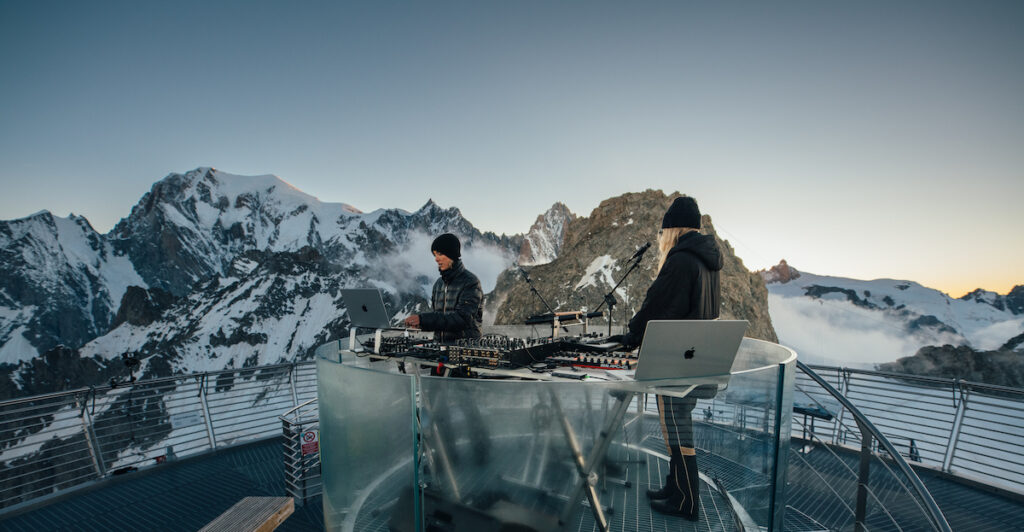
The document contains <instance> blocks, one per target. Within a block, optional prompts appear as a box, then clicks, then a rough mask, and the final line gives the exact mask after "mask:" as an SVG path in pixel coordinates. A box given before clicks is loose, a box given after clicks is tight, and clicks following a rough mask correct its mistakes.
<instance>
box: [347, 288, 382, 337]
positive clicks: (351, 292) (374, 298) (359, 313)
mask: <svg viewBox="0 0 1024 532" xmlns="http://www.w3.org/2000/svg"><path fill="white" fill-rule="evenodd" d="M341 297H342V299H343V300H344V301H345V307H346V308H348V319H349V321H350V322H351V323H352V327H364V328H367V329H389V328H391V320H390V319H389V318H388V311H387V310H386V309H385V308H384V297H383V296H381V293H380V289H378V288H342V289H341Z"/></svg>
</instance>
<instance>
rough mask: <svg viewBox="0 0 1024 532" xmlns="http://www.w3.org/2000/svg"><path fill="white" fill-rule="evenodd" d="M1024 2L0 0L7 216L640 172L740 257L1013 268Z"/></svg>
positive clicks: (447, 194)
mask: <svg viewBox="0 0 1024 532" xmlns="http://www.w3.org/2000/svg"><path fill="white" fill-rule="evenodd" d="M1022 27H1024V2H1020V1H1012V2H987V1H985V2H962V1H957V2H941V1H930V0H929V1H921V2H906V1H868V2H822V1H807V2H710V1H709V2H684V1H678V2H675V1H674V2H568V1H565V2H529V1H523V2H520V1H516V2H475V1H466V2H445V1H442V2H417V3H404V2H402V3H399V2H384V1H381V2H377V1H373V2H364V1H360V2H344V3H342V2H308V1H299V2H284V1H272V2H260V1H244V2H227V1H217V2H206V1H204V2H183V1H177V0H176V1H173V2H156V1H148V0H147V1H138V0H133V1H127V2H109V1H96V2H73V1H67V2H47V1H12V0H0V219H12V218H19V217H22V216H26V215H29V214H31V213H34V212H36V211H39V210H42V209H47V210H50V211H51V212H53V213H54V214H57V215H61V216H66V215H67V214H68V213H69V212H74V213H76V214H80V215H84V216H86V217H87V218H88V219H89V220H90V221H91V222H92V224H93V226H94V227H95V228H96V229H97V230H99V231H101V232H106V231H108V230H109V229H110V228H111V227H112V226H113V225H114V224H115V223H116V222H117V220H119V219H120V218H121V217H124V216H127V215H128V213H129V211H130V209H131V207H132V205H134V204H135V203H136V202H137V201H138V200H139V199H140V198H141V196H142V195H143V194H144V193H145V192H146V191H147V190H148V189H149V188H150V186H151V185H152V183H153V182H155V181H156V180H158V179H160V178H162V177H163V176H165V175H167V174H168V173H170V172H184V171H187V170H190V169H192V168H195V167H198V166H215V167H217V168H218V169H221V170H223V171H226V172H230V173H235V174H266V173H273V174H276V175H278V176H280V177H281V178H283V179H285V180H287V181H288V182H290V183H292V184H293V185H295V186H296V187H298V188H299V189H301V190H303V191H305V192H307V193H309V194H312V195H314V196H317V197H318V198H320V199H321V200H323V201H330V202H346V203H349V204H352V205H354V206H356V207H358V208H360V209H363V210H365V211H369V210H372V209H375V208H379V207H400V208H403V209H407V210H415V209H417V208H419V207H420V206H421V205H422V204H423V203H425V202H426V200H427V199H428V198H433V199H434V200H435V201H437V202H438V203H439V204H441V205H442V206H445V207H448V206H457V207H459V208H460V209H461V210H462V212H463V213H464V214H465V216H466V217H467V218H468V219H469V220H470V221H471V222H472V223H473V224H474V225H476V226H478V227H480V228H482V229H485V230H492V231H496V232H499V233H502V232H504V233H517V232H523V231H525V230H527V229H528V228H529V226H530V224H532V222H533V220H534V218H535V217H536V216H537V215H538V214H540V213H541V212H543V211H544V210H546V209H547V208H548V207H549V206H550V205H551V204H552V203H554V202H555V201H562V202H564V203H566V204H567V205H568V206H569V207H570V208H571V209H572V210H573V211H574V212H576V213H578V214H584V215H586V214H589V213H590V211H591V210H592V209H593V208H594V207H596V206H597V204H598V203H599V202H600V201H601V200H602V199H604V198H607V197H611V196H615V195H618V194H621V193H624V192H628V191H639V190H643V189H646V188H655V189H662V190H664V191H666V192H671V191H674V190H679V191H681V192H683V193H686V194H689V195H692V196H694V197H696V198H697V199H698V201H699V202H700V205H701V207H702V210H703V211H704V212H706V213H709V214H711V216H712V217H713V218H714V221H715V225H716V228H717V229H718V230H719V232H720V233H721V234H722V236H724V237H725V238H727V239H728V240H729V241H730V242H731V243H732V244H733V246H734V247H735V248H736V250H737V253H738V254H739V256H740V257H741V258H742V259H743V260H744V262H745V263H746V265H747V266H748V267H749V268H751V269H757V268H764V267H767V266H771V265H772V264H775V263H777V262H778V260H779V259H782V258H785V259H787V260H788V261H789V263H790V264H791V265H793V266H794V267H796V268H798V269H802V270H805V271H809V272H814V273H819V274H824V275H837V276H845V277H854V278H860V279H874V278H882V277H889V278H897V279H910V280H913V281H917V282H920V283H922V284H924V285H926V286H930V287H933V288H937V289H940V290H943V291H946V292H948V293H950V294H951V295H953V296H959V295H962V294H963V293H965V292H966V291H968V290H971V289H973V288H977V287H983V288H986V289H990V290H995V291H998V292H1000V293H1006V292H1007V291H1009V289H1010V288H1011V287H1012V286H1013V285H1015V284H1024V237H1022V233H1024V208H1022V203H1024V201H1022V200H1024V30H1022Z"/></svg>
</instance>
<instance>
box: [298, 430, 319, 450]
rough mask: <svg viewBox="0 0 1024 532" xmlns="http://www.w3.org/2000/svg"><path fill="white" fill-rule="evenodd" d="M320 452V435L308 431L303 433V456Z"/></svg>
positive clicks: (313, 431)
mask: <svg viewBox="0 0 1024 532" xmlns="http://www.w3.org/2000/svg"><path fill="white" fill-rule="evenodd" d="M318 452H320V433H319V432H317V431H315V430H307V431H305V432H303V433H302V456H306V455H308V454H316V453H318Z"/></svg>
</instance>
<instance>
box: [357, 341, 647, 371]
mask: <svg viewBox="0 0 1024 532" xmlns="http://www.w3.org/2000/svg"><path fill="white" fill-rule="evenodd" d="M366 347H369V348H370V349H373V348H374V342H373V340H372V339H371V340H370V343H369V345H367V346H366ZM376 351H377V353H378V355H380V356H386V357H414V358H420V359H426V360H431V361H436V362H439V363H443V364H446V365H449V366H469V367H477V368H509V369H515V368H523V367H529V368H531V369H535V370H537V369H554V368H559V367H569V366H575V367H583V368H598V369H607V370H616V369H635V368H636V361H637V356H636V353H635V352H631V351H626V350H624V349H622V347H621V346H619V345H618V344H608V343H607V342H605V339H604V338H603V337H601V336H598V335H596V334H590V335H580V336H565V337H560V338H510V337H506V336H498V335H488V336H484V337H482V338H471V339H462V340H458V341H456V342H453V343H447V344H441V343H438V342H435V341H433V340H424V339H417V338H409V337H402V336H392V337H384V338H382V339H381V345H380V348H379V349H376Z"/></svg>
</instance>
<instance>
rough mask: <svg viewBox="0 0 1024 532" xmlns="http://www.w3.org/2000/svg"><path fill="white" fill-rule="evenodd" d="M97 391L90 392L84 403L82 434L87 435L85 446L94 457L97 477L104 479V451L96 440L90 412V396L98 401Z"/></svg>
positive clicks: (105, 469) (93, 461)
mask: <svg viewBox="0 0 1024 532" xmlns="http://www.w3.org/2000/svg"><path fill="white" fill-rule="evenodd" d="M95 393H96V390H90V391H89V395H87V396H86V397H85V399H84V400H83V401H82V432H83V433H84V434H85V445H86V446H87V447H88V448H89V454H90V455H91V456H92V465H93V467H94V468H96V476H97V477H99V478H103V477H104V476H106V474H107V468H106V466H105V465H104V463H103V451H102V450H101V449H100V442H99V441H97V440H96V428H95V427H94V426H93V424H92V413H90V412H89V396H90V395H91V396H92V398H93V401H94V402H95V401H96V396H95Z"/></svg>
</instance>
